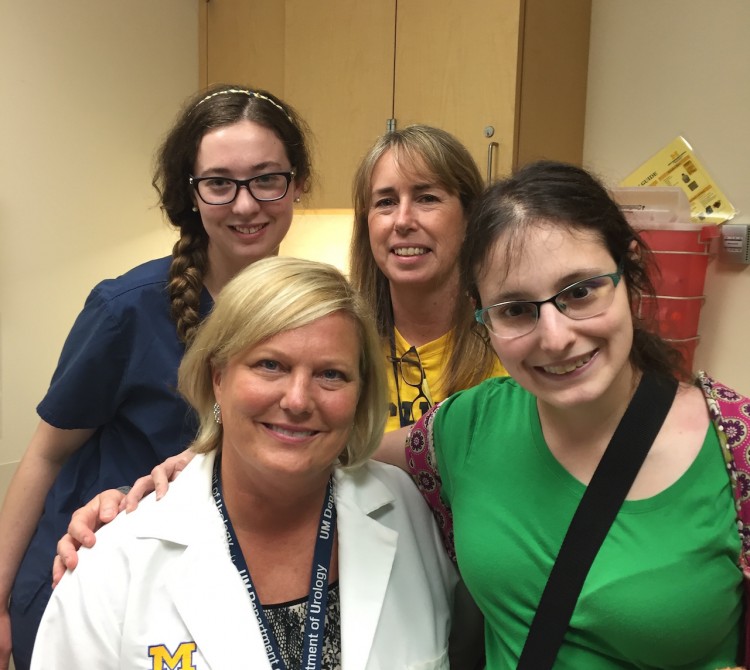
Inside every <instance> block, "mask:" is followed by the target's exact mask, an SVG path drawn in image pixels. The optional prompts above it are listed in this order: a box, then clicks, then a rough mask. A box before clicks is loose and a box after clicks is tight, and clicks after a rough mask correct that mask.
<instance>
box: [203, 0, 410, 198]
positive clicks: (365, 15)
mask: <svg viewBox="0 0 750 670" xmlns="http://www.w3.org/2000/svg"><path fill="white" fill-rule="evenodd" d="M395 11H396V1H395V0H377V2H369V1H364V0H318V1H316V2H310V0H284V1H283V2H282V1H281V0H211V1H210V2H208V3H206V5H204V6H203V15H204V17H203V19H202V24H203V25H202V29H201V32H202V34H205V35H206V38H205V43H203V44H202V45H201V58H200V60H201V63H202V67H204V68H205V78H204V79H203V81H202V83H204V84H210V83H216V82H224V81H231V82H238V83H245V84H247V85H251V86H258V87H261V88H266V89H268V90H270V91H272V92H273V93H275V94H277V95H278V96H280V97H281V98H283V99H284V100H286V101H287V102H289V103H290V104H291V105H293V106H294V107H295V109H297V111H298V112H299V113H300V114H301V116H302V117H303V118H304V119H305V121H306V122H307V123H308V125H309V126H310V128H311V130H312V137H313V170H314V173H315V181H314V183H313V190H312V192H311V194H310V195H309V196H308V199H307V202H306V205H307V206H309V207H313V208H320V207H328V208H348V207H351V183H352V178H353V176H354V170H355V168H356V166H357V164H358V162H359V160H360V158H361V156H362V154H363V153H364V152H365V151H366V150H367V149H368V147H369V146H370V144H372V142H373V141H374V140H375V138H377V137H378V136H379V135H381V134H382V133H383V132H385V130H386V121H387V119H389V118H390V117H391V114H392V110H393V54H394V40H395V35H394V21H395Z"/></svg>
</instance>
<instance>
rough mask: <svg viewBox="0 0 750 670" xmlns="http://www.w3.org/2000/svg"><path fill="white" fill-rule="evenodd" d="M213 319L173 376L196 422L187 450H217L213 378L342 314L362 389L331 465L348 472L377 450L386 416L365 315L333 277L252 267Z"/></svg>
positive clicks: (293, 262) (313, 266)
mask: <svg viewBox="0 0 750 670" xmlns="http://www.w3.org/2000/svg"><path fill="white" fill-rule="evenodd" d="M214 311H215V312H216V316H214V317H213V318H212V319H211V320H210V321H209V322H208V323H206V326H205V327H204V328H203V329H202V330H201V332H200V337H199V338H197V339H196V342H195V346H194V347H191V349H190V350H189V351H188V353H187V354H186V355H185V357H184V359H183V362H182V365H181V366H180V371H179V376H178V380H179V381H178V389H179V391H180V393H182V395H183V396H185V398H186V399H187V401H188V402H189V403H190V404H191V405H192V406H193V407H194V408H195V409H196V411H197V413H198V416H199V417H201V420H200V429H199V432H198V435H197V437H196V439H195V441H194V442H193V444H192V445H191V449H192V450H193V451H195V452H197V453H206V452H209V451H212V450H213V449H215V448H216V447H218V446H219V445H220V444H221V424H217V423H216V422H215V421H214V416H213V414H212V412H213V406H214V402H215V399H214V391H213V380H212V376H213V375H212V372H213V371H214V370H216V369H221V368H223V367H224V366H226V364H227V362H228V361H229V360H230V359H231V358H232V357H234V356H235V355H237V354H238V353H239V352H241V351H242V350H243V349H246V348H248V347H251V346H253V345H254V344H256V343H258V342H261V341H263V340H266V339H268V338H270V337H273V336H274V335H277V334H278V333H281V332H284V331H287V330H293V329H295V328H299V327H301V326H305V325H308V324H310V323H312V322H313V321H316V320H318V319H320V318H322V317H324V316H327V315H329V314H333V313H335V312H342V313H344V314H347V315H348V316H349V317H351V318H352V319H353V321H354V322H355V323H356V325H357V331H358V336H359V341H360V342H361V343H362V348H361V360H360V362H359V373H360V375H361V379H362V388H361V391H360V393H361V398H360V402H359V403H358V405H357V414H356V418H355V421H354V427H353V429H352V436H351V437H350V439H349V441H348V443H347V445H346V449H345V450H344V452H343V453H342V454H341V456H340V457H339V462H340V464H341V465H347V466H356V465H360V464H362V463H363V462H364V461H366V460H367V459H368V458H370V456H371V455H372V454H373V452H374V451H375V450H376V449H377V448H378V446H379V445H380V438H381V436H382V433H383V426H384V424H385V416H386V410H385V403H386V382H385V374H384V370H383V362H382V354H381V352H380V340H379V339H378V337H377V335H376V334H375V332H374V329H373V326H372V316H371V313H370V310H369V309H368V308H367V305H365V303H364V301H363V300H362V298H361V297H360V296H359V294H358V293H357V292H355V291H354V290H353V289H352V287H351V286H350V285H349V284H348V282H347V281H346V280H345V279H344V278H343V277H342V276H341V273H340V272H339V271H338V270H336V269H335V268H334V267H332V266H326V265H323V264H320V263H315V262H311V261H306V260H298V259H292V258H288V259H284V260H278V259H276V260H271V261H270V262H267V263H262V264H260V265H259V267H258V268H257V270H256V271H255V272H253V273H252V274H251V275H250V276H247V275H243V276H241V277H239V278H238V279H237V281H235V282H232V283H231V284H229V285H228V286H227V287H226V289H225V290H224V292H223V293H222V298H221V304H220V305H217V308H216V309H215V310H214ZM248 315H253V318H248Z"/></svg>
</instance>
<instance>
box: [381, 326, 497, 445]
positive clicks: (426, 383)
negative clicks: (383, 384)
mask: <svg viewBox="0 0 750 670" xmlns="http://www.w3.org/2000/svg"><path fill="white" fill-rule="evenodd" d="M394 335H395V337H394V339H395V344H396V357H397V358H401V357H403V356H404V354H405V353H406V352H407V351H408V350H409V349H411V345H410V344H409V343H408V342H407V341H406V340H405V339H404V338H403V337H402V336H401V333H399V332H398V330H396V329H395V328H394ZM449 335H450V333H446V334H445V335H442V336H441V337H439V338H438V339H437V340H433V341H432V342H428V343H427V344H423V345H422V346H421V347H416V350H417V354H418V356H419V363H421V367H422V370H424V379H423V381H422V383H421V385H420V383H419V382H420V378H421V374H420V373H419V369H418V367H417V365H416V362H417V357H416V356H414V355H413V354H410V355H409V356H408V357H406V364H403V363H402V364H401V368H400V369H399V365H398V364H397V365H396V369H395V370H394V365H393V363H392V362H391V359H390V356H391V350H390V345H389V344H388V343H387V342H386V343H385V347H384V353H385V357H386V374H387V377H388V401H389V402H388V422H387V423H386V424H385V431H386V432H388V431H391V430H397V429H398V428H401V418H400V414H399V411H398V409H397V408H398V406H399V401H400V405H401V412H402V413H403V414H404V418H405V419H406V418H407V417H408V421H409V423H414V422H415V421H416V420H417V419H419V418H420V417H421V416H422V414H424V413H425V412H427V410H428V409H429V408H430V406H431V405H434V404H436V403H438V402H441V401H442V400H445V398H446V396H447V394H446V392H445V389H443V385H442V383H441V381H442V376H443V370H444V369H445V366H446V365H447V364H448V360H449V358H450V353H451V352H450V348H449V347H450V345H449V343H448V339H449ZM507 374H508V373H507V372H506V371H505V368H503V366H502V365H501V364H500V361H499V360H497V359H495V365H494V367H493V368H492V373H491V374H490V375H489V377H501V376H504V375H507ZM397 381H398V385H397ZM415 400H417V404H416V406H415V405H414V401H415Z"/></svg>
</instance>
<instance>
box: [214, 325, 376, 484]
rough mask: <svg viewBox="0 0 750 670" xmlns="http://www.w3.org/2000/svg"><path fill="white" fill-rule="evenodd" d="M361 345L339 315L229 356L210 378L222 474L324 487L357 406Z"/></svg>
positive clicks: (356, 336)
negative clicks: (216, 410) (218, 415)
mask: <svg viewBox="0 0 750 670" xmlns="http://www.w3.org/2000/svg"><path fill="white" fill-rule="evenodd" d="M360 349H361V342H360V337H359V334H358V330H357V326H356V324H355V322H354V320H353V319H352V318H351V317H350V316H348V315H346V314H343V313H341V312H336V313H333V314H329V315H328V316H324V317H322V318H320V319H318V320H316V321H313V322H312V323H309V324H308V325H305V326H301V327H300V328H295V329H293V330H288V331H284V332H282V333H279V334H278V335H274V336H273V337H271V338H269V339H267V340H265V341H264V342H261V343H260V344H257V345H255V346H252V347H249V348H248V349H246V350H244V351H242V352H240V353H239V354H237V355H236V356H233V357H232V358H231V359H230V360H229V362H228V363H227V364H226V366H225V367H224V368H223V369H221V370H216V371H215V372H214V375H213V386H214V395H215V397H216V400H217V402H218V403H219V404H220V405H221V416H222V429H223V435H224V436H223V441H222V454H223V456H222V459H223V466H222V467H224V468H228V469H229V470H231V471H235V472H240V471H242V472H253V473H256V474H257V475H260V476H261V477H263V478H264V479H266V480H267V478H272V477H288V476H292V477H298V478H304V479H306V480H312V481H317V480H321V481H322V480H325V479H327V477H328V475H329V474H330V471H331V468H332V467H333V464H334V463H335V462H336V460H337V458H338V456H339V454H340V453H341V452H342V451H343V450H344V448H345V446H346V442H347V439H348V437H349V434H350V432H351V429H352V424H353V422H354V417H355V412H356V409H357V403H358V401H359V395H360V388H361V379H360V373H359V364H360Z"/></svg>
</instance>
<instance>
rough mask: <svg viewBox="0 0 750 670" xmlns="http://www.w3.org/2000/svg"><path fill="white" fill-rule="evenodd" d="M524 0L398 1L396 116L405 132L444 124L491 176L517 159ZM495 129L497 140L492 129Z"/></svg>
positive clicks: (507, 168) (504, 169) (508, 166)
mask: <svg viewBox="0 0 750 670" xmlns="http://www.w3.org/2000/svg"><path fill="white" fill-rule="evenodd" d="M521 5H522V3H521V2H520V0H501V1H498V0H495V1H488V0H462V1H461V2H455V0H399V3H398V17H397V31H396V72H395V87H394V91H395V92H394V114H395V117H396V122H397V125H398V127H399V128H402V127H404V126H405V125H408V124H410V123H426V124H429V125H433V126H438V127H440V128H443V129H445V130H447V131H448V132H450V133H453V134H454V135H456V136H457V137H458V138H459V139H460V140H461V141H462V142H463V143H464V144H465V145H466V147H467V148H468V149H469V151H471V153H472V155H473V156H474V159H475V160H476V161H477V164H478V165H479V167H480V169H481V170H482V171H486V167H487V156H488V147H489V142H491V141H492V142H497V143H498V147H497V150H496V153H495V160H494V165H493V170H494V171H495V172H497V171H500V172H503V173H505V172H507V171H508V170H509V169H510V168H511V165H512V164H513V163H514V160H515V150H516V110H517V97H518V96H517V89H518V86H519V49H520V38H519V35H520V31H521V21H522V16H521ZM487 127H492V128H494V135H493V136H492V137H491V138H487V137H486V136H485V128H487Z"/></svg>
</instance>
